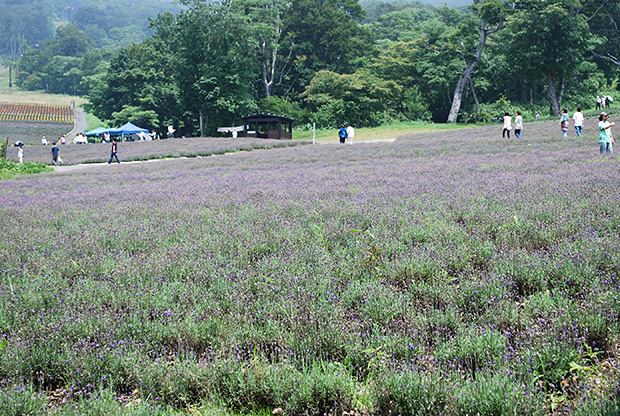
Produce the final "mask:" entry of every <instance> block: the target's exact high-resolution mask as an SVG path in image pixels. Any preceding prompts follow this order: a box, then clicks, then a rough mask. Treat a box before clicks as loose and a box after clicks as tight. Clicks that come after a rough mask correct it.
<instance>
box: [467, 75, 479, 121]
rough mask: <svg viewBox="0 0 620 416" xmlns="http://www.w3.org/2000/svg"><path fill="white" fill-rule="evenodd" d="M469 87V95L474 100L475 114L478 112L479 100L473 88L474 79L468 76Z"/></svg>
mask: <svg viewBox="0 0 620 416" xmlns="http://www.w3.org/2000/svg"><path fill="white" fill-rule="evenodd" d="M469 88H470V89H471V95H472V97H474V102H475V103H476V114H480V102H479V101H478V97H477V96H476V90H475V89H474V81H472V80H471V78H469Z"/></svg>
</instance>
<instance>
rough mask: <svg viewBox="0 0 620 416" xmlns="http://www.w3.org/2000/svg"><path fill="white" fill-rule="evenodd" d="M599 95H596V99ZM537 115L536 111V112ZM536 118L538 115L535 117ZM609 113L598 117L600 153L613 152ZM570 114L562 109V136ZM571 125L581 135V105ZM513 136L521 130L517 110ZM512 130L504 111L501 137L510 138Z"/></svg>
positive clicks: (510, 120) (507, 113)
mask: <svg viewBox="0 0 620 416" xmlns="http://www.w3.org/2000/svg"><path fill="white" fill-rule="evenodd" d="M598 98H600V97H597V99H598ZM536 114H537V115H538V113H536ZM537 118H538V117H537ZM608 119H609V115H608V114H607V113H606V112H602V113H601V114H600V116H599V118H598V120H599V123H598V130H599V146H600V153H601V154H603V153H613V144H614V137H613V134H612V131H611V127H612V126H614V125H615V123H614V122H609V120H608ZM570 120H571V118H570V116H569V115H568V109H566V108H563V109H562V115H561V116H560V131H561V132H562V137H567V136H568V125H569V123H570ZM572 120H573V127H574V128H575V133H576V134H577V137H581V133H582V131H583V127H584V116H583V113H582V112H581V107H577V111H575V113H574V114H573V117H572ZM514 121H515V129H514V130H515V136H517V137H518V138H520V137H521V130H522V129H523V117H521V111H519V110H517V115H516V117H515V120H514ZM511 130H512V117H511V116H510V113H509V112H506V113H504V124H503V126H502V137H503V138H506V137H508V138H509V139H510V131H511Z"/></svg>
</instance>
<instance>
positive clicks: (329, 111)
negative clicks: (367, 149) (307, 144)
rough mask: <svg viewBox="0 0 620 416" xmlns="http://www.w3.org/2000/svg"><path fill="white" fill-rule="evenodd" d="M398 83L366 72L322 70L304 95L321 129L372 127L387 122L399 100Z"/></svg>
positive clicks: (363, 70)
mask: <svg viewBox="0 0 620 416" xmlns="http://www.w3.org/2000/svg"><path fill="white" fill-rule="evenodd" d="M398 92H399V91H398V86H397V85H396V83H395V82H392V81H385V80H382V79H380V78H378V77H377V76H376V75H375V74H373V73H372V72H371V71H369V70H367V69H360V70H359V71H357V72H356V73H354V74H338V73H335V72H331V71H325V70H323V71H319V72H317V73H316V75H315V77H314V78H313V79H312V81H311V82H310V84H309V85H308V87H307V88H306V91H305V92H304V93H303V97H304V98H305V101H306V103H307V104H308V105H309V106H310V107H311V109H312V110H313V111H314V118H315V120H313V121H316V122H317V124H318V125H319V126H321V127H330V128H334V127H336V126H338V125H340V124H341V123H343V122H349V123H352V124H355V125H356V126H360V127H363V126H373V125H377V124H380V123H381V122H383V121H384V117H385V115H386V112H387V111H388V109H389V108H390V106H392V105H394V103H395V100H396V98H397V97H398Z"/></svg>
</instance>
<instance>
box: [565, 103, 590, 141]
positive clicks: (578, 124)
mask: <svg viewBox="0 0 620 416" xmlns="http://www.w3.org/2000/svg"><path fill="white" fill-rule="evenodd" d="M583 120H584V118H583V114H582V113H581V107H577V111H575V113H574V114H573V127H575V132H576V133H577V137H581V131H582V130H583ZM568 123H569V117H568V110H567V109H566V108H563V109H562V115H561V116H560V130H561V131H562V137H567V136H568Z"/></svg>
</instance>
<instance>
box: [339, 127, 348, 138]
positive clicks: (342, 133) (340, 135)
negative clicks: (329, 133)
mask: <svg viewBox="0 0 620 416" xmlns="http://www.w3.org/2000/svg"><path fill="white" fill-rule="evenodd" d="M338 137H340V138H341V139H344V138H345V137H347V129H345V128H344V127H342V128H341V129H340V131H339V132H338Z"/></svg>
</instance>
